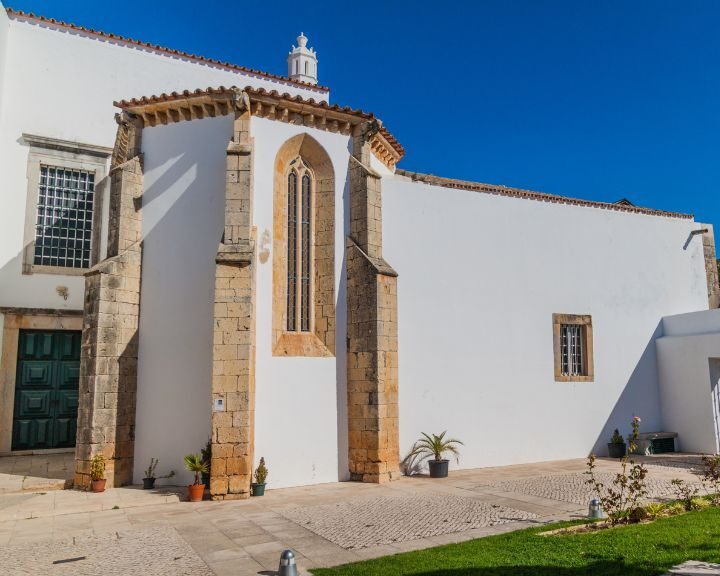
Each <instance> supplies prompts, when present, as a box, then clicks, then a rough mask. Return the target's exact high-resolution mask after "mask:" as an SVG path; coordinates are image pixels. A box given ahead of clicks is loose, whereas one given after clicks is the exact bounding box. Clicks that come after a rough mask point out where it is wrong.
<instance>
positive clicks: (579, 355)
mask: <svg viewBox="0 0 720 576" xmlns="http://www.w3.org/2000/svg"><path fill="white" fill-rule="evenodd" d="M583 340H584V338H583V327H582V326H581V325H579V324H562V325H561V326H560V362H561V373H562V375H563V376H583V375H585V362H584V357H585V351H584V342H583Z"/></svg>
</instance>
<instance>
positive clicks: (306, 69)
mask: <svg viewBox="0 0 720 576" xmlns="http://www.w3.org/2000/svg"><path fill="white" fill-rule="evenodd" d="M309 69H310V68H309V63H308V62H305V76H308V75H309V74H310V73H309V72H308V70H309Z"/></svg>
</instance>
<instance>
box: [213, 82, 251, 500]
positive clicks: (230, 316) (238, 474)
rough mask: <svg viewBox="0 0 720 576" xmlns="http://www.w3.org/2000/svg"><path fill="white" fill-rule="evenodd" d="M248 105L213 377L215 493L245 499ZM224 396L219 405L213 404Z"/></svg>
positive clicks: (239, 121)
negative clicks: (221, 405)
mask: <svg viewBox="0 0 720 576" xmlns="http://www.w3.org/2000/svg"><path fill="white" fill-rule="evenodd" d="M252 152H253V146H252V140H251V139H250V106H249V101H248V100H247V96H246V95H245V94H244V93H241V94H238V98H237V102H236V114H235V126H234V129H233V139H232V140H231V141H230V144H229V145H228V148H227V167H226V179H225V226H224V231H223V238H222V242H221V243H220V247H219V249H218V253H217V257H216V260H215V261H216V267H215V316H214V322H215V324H214V337H213V338H214V339H213V376H212V399H213V413H212V462H211V465H210V494H211V495H212V498H213V500H223V499H225V500H227V499H240V498H247V497H248V496H249V495H250V479H251V474H252V466H253V446H254V420H255V241H254V238H253V230H252V225H251V222H252V181H253V180H252V176H253V175H252V161H253V159H252ZM220 400H221V401H222V404H223V409H222V410H218V409H217V402H218V401H220Z"/></svg>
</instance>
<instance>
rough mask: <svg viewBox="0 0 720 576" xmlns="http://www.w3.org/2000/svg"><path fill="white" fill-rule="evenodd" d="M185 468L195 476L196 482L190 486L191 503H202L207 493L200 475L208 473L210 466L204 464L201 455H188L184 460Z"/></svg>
mask: <svg viewBox="0 0 720 576" xmlns="http://www.w3.org/2000/svg"><path fill="white" fill-rule="evenodd" d="M184 461H185V468H187V469H188V470H189V471H190V472H193V473H194V474H195V482H193V483H192V484H190V485H189V486H188V500H190V502H200V501H201V500H202V499H203V492H205V484H202V483H201V482H200V474H202V473H203V472H207V471H208V466H207V464H205V462H203V459H202V456H200V454H188V455H187V456H185V458H184Z"/></svg>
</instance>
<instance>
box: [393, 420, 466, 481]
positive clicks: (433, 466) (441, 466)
mask: <svg viewBox="0 0 720 576" xmlns="http://www.w3.org/2000/svg"><path fill="white" fill-rule="evenodd" d="M445 434H447V430H446V431H445V432H443V433H442V434H440V435H436V434H430V435H428V434H425V432H423V433H422V436H423V437H422V438H420V440H418V441H417V442H415V444H414V445H413V447H412V450H410V454H408V455H407V456H406V458H405V460H407V459H409V458H412V457H416V456H420V457H421V459H425V458H432V460H428V467H429V468H430V478H447V475H448V460H447V459H444V458H443V457H442V456H443V454H444V453H445V452H451V453H452V454H455V456H458V454H459V453H460V452H459V451H458V448H457V447H458V445H461V446H462V445H463V443H462V442H460V440H456V439H454V438H448V439H447V440H446V439H445Z"/></svg>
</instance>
